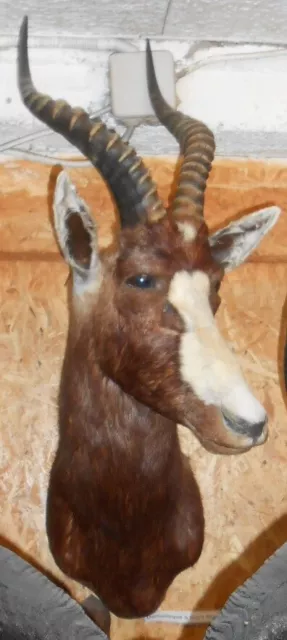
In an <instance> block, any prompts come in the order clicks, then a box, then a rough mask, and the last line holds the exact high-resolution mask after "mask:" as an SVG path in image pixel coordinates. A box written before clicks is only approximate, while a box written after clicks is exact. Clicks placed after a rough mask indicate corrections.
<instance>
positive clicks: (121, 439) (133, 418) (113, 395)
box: [60, 342, 177, 472]
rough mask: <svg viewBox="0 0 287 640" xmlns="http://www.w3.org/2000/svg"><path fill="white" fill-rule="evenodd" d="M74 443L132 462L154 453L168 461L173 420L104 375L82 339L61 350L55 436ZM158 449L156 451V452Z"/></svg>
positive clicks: (174, 432) (174, 435) (172, 442)
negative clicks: (61, 366) (58, 431)
mask: <svg viewBox="0 0 287 640" xmlns="http://www.w3.org/2000/svg"><path fill="white" fill-rule="evenodd" d="M61 433H62V436H63V437H64V438H65V436H66V435H67V436H68V440H69V443H70V444H71V442H74V445H72V446H74V447H77V448H78V447H86V448H89V452H92V450H93V449H95V450H97V453H98V452H99V447H100V448H101V449H102V454H103V455H108V456H110V455H111V452H112V453H113V454H114V455H117V457H118V458H119V459H121V463H122V464H124V461H126V462H128V460H132V461H133V465H137V464H140V468H141V472H142V471H143V468H142V465H143V464H144V459H145V458H148V459H149V461H150V462H151V458H152V457H154V462H155V466H156V467H157V468H159V467H161V468H162V467H163V465H166V464H168V460H170V456H171V452H172V450H174V448H176V442H177V430H176V424H175V423H174V422H172V421H170V420H168V419H167V418H164V417H163V416H161V415H160V414H158V413H156V412H155V411H153V410H152V409H150V408H149V407H147V406H145V405H143V404H141V403H140V402H138V401H137V400H135V399H134V398H133V397H132V396H130V395H128V394H127V393H125V392H124V391H123V390H122V389H121V388H120V387H119V386H118V385H117V384H116V383H115V382H114V381H113V380H111V378H109V377H108V376H106V375H105V374H104V373H103V372H102V370H101V368H100V367H99V365H98V363H97V362H96V361H95V360H94V359H93V358H91V356H90V354H89V348H88V346H87V348H85V347H84V346H83V344H82V342H79V343H78V345H76V347H75V346H73V348H69V346H68V348H67V352H66V356H65V360H64V365H63V372H62V382H61V392H60V435H61ZM159 452H160V455H159Z"/></svg>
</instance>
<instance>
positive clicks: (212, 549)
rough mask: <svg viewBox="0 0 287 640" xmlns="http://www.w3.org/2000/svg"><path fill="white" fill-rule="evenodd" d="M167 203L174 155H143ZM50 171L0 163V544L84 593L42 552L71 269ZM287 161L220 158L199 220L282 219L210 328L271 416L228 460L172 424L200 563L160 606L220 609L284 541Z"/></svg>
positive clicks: (163, 632)
mask: <svg viewBox="0 0 287 640" xmlns="http://www.w3.org/2000/svg"><path fill="white" fill-rule="evenodd" d="M147 164H148V165H149V167H150V168H151V171H152V174H153V177H154V179H155V180H156V182H157V183H158V185H159V191H160V194H161V196H162V197H163V198H164V200H165V201H166V200H167V197H168V191H169V187H170V184H171V182H172V180H173V174H174V162H173V161H172V160H164V159H161V160H156V161H155V160H153V159H150V160H148V161H147ZM50 171H51V170H50V169H49V168H48V167H45V166H38V165H36V164H29V163H20V162H15V161H14V162H10V163H8V164H7V165H0V177H1V195H0V225H1V227H0V228H1V246H0V270H1V278H0V299H1V313H0V353H1V360H0V363H1V364H0V366H1V385H0V397H1V428H0V433H1V447H0V513H1V517H0V538H1V541H2V542H4V543H5V544H7V545H8V546H10V547H13V548H16V550H17V551H18V552H20V553H21V554H23V555H24V556H25V557H26V558H28V559H30V560H32V562H34V563H36V565H38V566H40V567H41V568H42V569H44V570H45V571H46V572H48V573H50V574H52V575H53V576H55V577H57V579H59V580H61V581H63V582H64V583H65V584H66V585H67V587H68V588H69V589H70V591H71V593H72V594H73V595H74V596H75V597H77V598H78V599H81V598H82V597H83V595H84V594H85V593H86V592H85V590H84V589H82V588H80V587H79V586H78V585H76V584H75V583H73V582H72V581H70V580H67V579H64V578H63V576H62V575H61V573H60V572H59V571H58V570H57V568H56V567H55V564H54V562H53V560H52V558H51V556H50V553H49V550H48V545H47V540H46V534H45V500H46V489H47V480H48V473H49V468H50V465H51V461H52V458H53V453H54V451H55V446H56V441H57V427H56V420H57V391H58V382H59V374H60V367H61V362H62V356H63V351H64V344H65V336H66V328H67V308H66V288H65V281H66V278H67V275H68V271H67V268H66V266H65V264H64V262H63V260H62V258H61V256H60V254H59V251H58V247H57V244H56V241H55V239H54V236H53V233H52V230H51V225H50V221H49V215H50V214H49V207H48V201H49V194H48V192H49V188H48V187H49V179H50ZM69 173H70V175H71V177H72V179H73V180H75V182H76V184H77V186H78V188H79V191H80V193H81V195H82V196H83V197H84V198H85V199H86V200H87V202H88V204H89V205H90V207H91V208H92V210H93V212H94V215H95V217H96V219H97V222H98V225H99V236H100V244H101V245H102V246H105V245H107V244H108V243H109V242H110V241H111V239H112V234H113V228H114V225H115V222H116V217H115V214H114V210H113V204H112V201H111V199H110V197H109V195H108V193H107V190H106V188H105V187H104V185H103V183H102V181H101V180H100V179H99V178H98V176H97V174H96V172H95V171H94V170H92V169H91V170H87V169H85V170H84V169H83V170H80V169H76V170H73V171H71V170H70V171H69ZM286 199H287V167H286V166H282V165H279V164H275V163H274V164H270V165H267V164H262V163H252V162H251V163H249V162H248V163H247V162H245V163H244V162H241V163H238V162H231V161H230V162H227V161H220V162H216V163H215V166H214V169H213V171H212V174H211V176H210V180H209V185H208V191H207V198H206V216H207V220H208V223H209V226H210V228H218V226H220V224H221V223H223V222H226V221H229V220H230V219H232V218H234V217H238V213H240V212H241V213H243V212H245V211H247V210H250V209H252V208H253V207H254V208H257V207H260V206H261V205H263V204H265V203H266V202H269V203H270V202H272V203H274V204H278V205H279V206H282V208H283V213H282V215H281V219H280V221H279V222H278V225H277V227H276V228H274V229H273V231H272V232H271V233H270V236H268V237H267V238H266V239H265V240H264V242H263V243H262V245H261V247H260V249H259V250H258V251H257V254H256V256H254V258H253V259H252V261H250V262H249V263H248V264H246V265H244V266H242V267H240V268H239V269H238V270H237V271H235V272H234V273H232V274H230V275H229V276H228V277H226V279H225V281H224V285H223V288H222V298H223V303H222V307H221V309H220V312H219V315H218V322H219V324H220V327H221V329H222V331H223V333H224V335H225V336H226V337H227V339H228V340H229V341H230V343H231V345H232V346H233V348H234V350H235V351H236V352H237V354H238V357H239V358H240V361H241V363H242V366H243V369H244V371H245V374H246V377H247V379H248V381H249V382H250V383H251V385H252V387H253V389H254V390H255V392H256V393H257V395H258V398H259V399H260V400H261V401H262V402H263V403H264V404H265V406H266V408H267V410H268V413H269V416H270V437H269V440H268V442H267V443H266V445H264V446H263V447H260V448H258V449H254V450H253V451H251V452H249V453H247V454H245V455H243V456H236V457H231V458H225V457H220V456H215V455H212V454H209V453H207V452H206V451H204V450H203V449H202V447H201V446H200V445H199V444H198V442H197V441H196V440H195V439H194V437H193V436H192V434H191V433H190V432H188V431H187V430H186V429H183V428H182V427H179V430H180V437H181V442H182V447H183V450H184V451H185V452H186V454H187V455H188V457H189V459H190V462H191V464H192V466H193V468H194V470H195V472H196V477H197V479H198V481H199V485H200V488H201V492H202V496H203V501H204V508H205V515H206V540H205V546H204V550H203V553H202V556H201V558H200V560H199V562H198V564H197V565H196V567H195V568H194V569H192V570H190V571H186V572H184V573H182V574H181V575H180V576H178V578H177V579H176V580H175V582H174V583H173V585H172V587H171V588H170V589H169V592H168V594H167V598H166V601H165V602H164V605H163V608H164V609H187V610H192V609H193V608H202V609H207V608H208V609H209V608H213V607H220V606H222V605H223V604H224V602H225V600H226V598H227V597H228V595H229V594H230V593H231V591H232V590H233V589H235V588H236V586H237V585H239V584H240V583H241V582H242V581H243V580H245V579H246V578H247V577H248V576H250V575H251V574H252V573H253V572H254V571H255V570H256V569H257V568H258V567H259V565H260V564H261V563H262V562H263V561H264V560H265V558H266V557H267V556H268V555H269V554H270V553H272V552H273V551H275V549H276V548H277V547H278V546H280V545H281V544H283V542H285V540H286V531H287V527H286V525H287V519H286V516H285V514H286V512H287V497H286V490H285V486H286V482H287V464H286V462H287V435H286V434H287V416H286V407H285V404H284V401H283V397H282V392H281V388H280V384H279V374H278V349H279V345H280V335H282V326H283V324H284V322H285V320H284V319H283V315H284V314H285V312H284V314H283V308H284V305H285V299H286V293H287V248H286V243H285V238H286V237H287V218H286V215H287V214H286V213H285V212H286ZM203 635H204V628H202V629H197V630H194V629H181V628H180V627H177V626H165V625H159V624H158V625H155V624H145V623H144V622H143V621H141V620H140V621H136V622H134V621H122V620H116V619H114V620H113V625H112V639H113V640H124V639H125V640H145V639H150V640H163V639H166V640H179V639H180V640H189V639H191V638H192V639H194V638H195V639H197V640H199V639H200V638H202V637H203Z"/></svg>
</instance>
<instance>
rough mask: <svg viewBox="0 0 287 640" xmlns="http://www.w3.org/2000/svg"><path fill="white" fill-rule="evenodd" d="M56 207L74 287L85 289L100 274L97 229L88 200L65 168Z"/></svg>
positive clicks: (56, 220) (58, 231)
mask: <svg viewBox="0 0 287 640" xmlns="http://www.w3.org/2000/svg"><path fill="white" fill-rule="evenodd" d="M53 209H54V225H55V230H56V234H57V238H58V242H59V245H60V248H61V251H62V253H63V256H64V258H65V260H66V262H67V263H68V264H69V265H70V267H71V269H72V272H73V280H74V288H75V289H76V291H77V289H78V290H79V291H78V292H80V290H81V291H82V292H83V291H84V290H85V289H86V288H87V287H89V286H90V285H91V283H94V282H95V281H96V280H97V278H98V277H99V272H100V269H99V267H100V261H99V257H98V248H97V231H96V225H95V222H94V220H93V217H92V215H91V214H90V211H89V209H88V207H87V205H86V203H85V202H84V200H82V199H81V198H80V196H79V195H78V194H77V191H76V188H75V186H74V185H73V184H72V182H71V181H70V179H69V177H68V175H67V174H66V172H65V171H62V172H61V173H60V174H59V175H58V178H57V181H56V187H55V192H54V202H53Z"/></svg>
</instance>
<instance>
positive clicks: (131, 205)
mask: <svg viewBox="0 0 287 640" xmlns="http://www.w3.org/2000/svg"><path fill="white" fill-rule="evenodd" d="M17 64H18V68H17V70H18V87H19V91H20V95H21V98H22V101H23V102H24V104H25V105H26V107H27V108H28V109H29V111H30V112H31V113H32V114H33V115H34V116H36V117H37V118H38V119H39V120H41V121H42V122H44V123H45V124H46V125H48V126H49V127H50V128H51V129H53V130H54V131H56V132H57V133H60V134H62V136H63V137H64V138H66V140H68V141H69V142H70V143H72V144H73V145H74V146H75V147H77V148H78V149H79V150H80V151H81V152H82V153H83V154H84V156H86V157H87V158H89V160H90V161H91V162H92V164H93V165H94V166H95V167H96V168H97V169H98V171H99V172H100V173H101V175H102V176H103V178H104V179H105V180H106V182H107V184H108V185H109V187H110V190H111V191H112V193H113V195H114V198H115V201H116V204H117V207H118V210H119V215H120V219H121V224H122V226H123V227H125V226H134V225H135V224H137V223H139V222H144V221H145V220H146V219H148V220H150V221H157V220H159V219H160V218H162V217H163V216H164V215H165V214H166V210H165V208H164V207H163V204H162V202H161V200H160V199H159V196H158V194H157V189H156V186H155V184H154V182H153V181H152V179H151V177H150V175H149V172H148V171H147V169H146V168H145V167H144V165H143V162H142V160H141V159H140V158H139V157H138V156H137V154H136V152H135V150H134V149H133V148H132V147H131V146H130V145H129V144H127V143H126V142H123V141H122V140H121V138H120V136H119V135H118V134H117V133H116V132H115V131H114V130H109V129H108V128H107V127H106V125H105V124H104V123H103V122H102V121H101V120H100V118H95V119H93V120H91V119H90V118H89V116H88V114H87V113H86V112H85V111H84V110H83V109H80V108H71V107H70V106H69V105H68V104H67V102H65V101H64V100H57V101H55V100H52V98H50V97H49V96H46V95H43V94H42V93H39V92H38V91H37V90H36V88H35V87H34V85H33V82H32V78H31V73H30V66H29V58H28V18H27V16H26V17H25V18H24V20H23V22H22V25H21V28H20V33H19V40H18V63H17Z"/></svg>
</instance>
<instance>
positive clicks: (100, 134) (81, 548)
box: [18, 19, 280, 617]
mask: <svg viewBox="0 0 287 640" xmlns="http://www.w3.org/2000/svg"><path fill="white" fill-rule="evenodd" d="M27 38H28V34H27V19H25V20H24V22H23V24H22V27H21V31H20V38H19V52H18V82H19V89H20V93H21V97H22V100H23V102H24V104H25V105H26V106H27V108H28V109H29V110H30V111H31V112H32V113H33V114H34V115H35V116H36V117H37V118H39V119H40V120H41V121H42V122H44V123H46V124H47V125H48V126H49V127H51V128H52V129H53V130H54V131H56V132H58V133H60V134H61V135H63V136H64V137H65V138H66V139H67V140H68V141H69V142H71V143H72V144H73V145H75V146H76V147H77V148H78V149H80V151H81V152H82V153H83V154H84V155H85V156H86V157H87V158H89V159H90V160H91V162H92V164H93V165H94V166H95V167H96V169H97V170H98V171H99V172H100V173H101V175H102V176H103V178H104V179H105V181H106V183H107V184H108V186H109V188H110V190H111V192H112V194H113V196H114V200H115V203H116V205H117V209H118V213H119V217H120V222H121V231H120V233H119V237H118V238H117V245H116V248H115V249H113V250H110V251H109V252H108V253H107V252H105V253H103V254H102V255H100V254H99V251H98V246H97V230H96V225H95V221H94V219H93V216H92V215H91V213H90V211H89V209H88V206H87V205H86V203H85V202H84V201H83V200H82V199H81V198H80V197H79V195H78V194H77V192H76V190H75V187H74V186H73V185H72V184H71V182H70V180H69V178H68V176H67V175H66V173H65V172H62V173H60V175H59V177H58V179H57V184H56V189H55V196H54V220H55V228H56V232H57V237H58V241H59V244H60V247H61V250H62V253H63V256H64V258H65V260H66V261H67V263H68V264H69V265H70V267H71V271H72V276H73V288H72V303H71V309H70V324H69V333H68V339H67V346H66V355H65V360H64V365H63V371H62V381H61V388H60V398H59V405H60V408H59V424H60V440H59V446H58V452H57V455H56V458H55V462H54V465H53V468H52V472H51V482H50V489H49V499H48V521H47V522H48V535H49V539H50V544H51V549H52V552H53V554H54V557H55V558H56V560H57V562H58V564H59V565H60V566H61V567H62V569H63V570H64V571H65V572H66V573H68V574H69V575H72V576H73V577H74V578H76V579H78V580H79V581H81V582H83V583H86V584H90V585H92V588H93V589H94V590H95V591H96V592H97V593H98V595H99V596H100V597H101V599H102V600H103V601H104V602H105V604H106V605H107V606H108V607H109V609H111V610H112V611H113V612H114V613H116V614H117V615H119V616H124V617H131V616H142V615H147V614H148V613H151V611H153V610H154V609H155V608H156V607H158V606H159V604H160V602H161V601H162V598H163V597H164V594H165V591H166V589H167V587H168V586H169V584H170V582H171V581H172V579H173V578H174V577H175V575H177V573H179V571H182V570H183V569H184V568H186V567H187V566H191V565H192V564H193V563H194V562H195V561H196V559H197V558H198V556H199V555H200V552H201V547H202V540H203V516H202V507H201V502H200V498H199V494H198V490H197V487H196V484H195V481H194V478H193V475H192V472H191V470H190V469H189V468H188V469H186V467H185V465H184V460H183V456H182V454H181V453H180V449H179V443H178V439H177V433H176V423H181V424H182V425H184V426H185V427H187V428H188V429H190V430H191V431H192V432H193V433H194V434H195V435H196V436H197V437H198V438H199V440H200V442H201V443H202V444H203V446H204V447H205V448H206V449H209V450H211V451H214V452H221V453H227V454H231V453H236V452H238V453H240V452H243V451H246V450H247V449H250V448H251V447H253V446H255V445H260V444H262V443H263V442H264V441H265V440H266V437H267V416H266V413H265V410H264V408H263V407H262V406H261V404H260V403H259V402H258V400H257V399H256V398H255V397H254V395H253V393H252V391H251V390H250V388H249V386H248V384H247V382H246V381H245V379H244V377H243V375H242V373H241V371H240V367H239V365H238V362H237V360H236V358H235V357H234V355H233V353H232V352H231V351H230V349H229V348H228V346H227V344H226V342H225V340H224V339H223V337H222V335H221V333H220V331H219V329H218V327H217V325H216V322H215V319H214V315H215V313H216V310H217V309H218V306H219V304H220V298H219V288H220V284H221V281H222V278H223V276H224V273H225V272H227V271H229V270H230V269H233V268H235V267H237V266H238V265H240V264H241V263H242V262H243V261H244V260H246V258H247V257H248V256H249V255H250V253H251V252H252V251H253V250H254V249H255V248H256V247H257V246H258V244H259V242H260V241H261V239H262V238H263V237H264V236H265V235H266V233H267V232H268V231H269V230H270V229H271V228H272V227H273V225H274V224H275V222H276V220H277V218H278V215H279V213H280V210H279V209H278V208H276V207H270V208H267V209H262V210H260V211H257V212H255V213H253V214H251V215H248V216H245V217H244V218H242V219H241V220H239V221H237V222H235V223H232V224H230V225H229V226H228V227H226V228H224V229H222V230H220V231H218V232H217V233H215V234H214V235H212V236H209V235H208V229H207V226H206V224H205V221H204V215H203V210H204V194H205V189H206V182H207V178H208V175H209V171H210V168H211V163H212V160H213V156H214V150H215V144H214V137H213V134H212V133H211V131H209V129H208V128H207V127H206V126H205V125H204V124H203V123H201V122H199V121H197V120H193V119H191V118H189V117H187V116H185V115H183V114H181V113H179V112H177V111H175V110H173V109H172V108H170V107H169V106H168V104H167V103H166V102H165V100H164V99H163V97H162V95H161V93H160V90H159V87H158V84H157V80H156V76H155V71H154V66H153V60H152V54H151V51H150V47H149V45H148V47H147V76H148V88H149V94H150V97H151V101H152V104H153V107H154V110H155V112H156V114H157V116H158V118H159V120H160V122H161V123H162V124H163V125H164V126H165V127H166V128H167V129H168V130H169V131H170V132H171V133H172V134H173V135H174V136H175V138H176V139H177V141H178V142H179V145H180V149H181V153H182V156H183V162H182V166H181V169H180V173H179V181H178V187H177V191H176V194H175V197H174V200H173V202H172V205H171V207H170V210H169V211H166V209H165V208H164V206H163V204H162V202H161V201H160V199H159V196H158V194H157V189H156V186H155V185H154V183H153V182H152V180H151V178H150V176H149V173H148V172H147V170H146V169H145V168H144V165H143V162H142V160H141V159H140V158H138V156H137V155H136V152H135V151H134V149H133V148H132V147H131V146H129V145H128V144H127V143H124V142H123V141H122V140H121V138H120V137H119V136H118V134H117V133H116V132H115V131H113V130H112V131H111V130H108V129H107V127H106V126H105V124H104V123H103V122H102V121H101V120H100V119H97V120H93V121H91V119H90V118H89V116H88V114H87V113H86V112H85V111H84V110H83V109H80V108H71V107H70V106H69V105H68V104H67V103H66V102H65V101H62V100H59V101H54V100H52V99H51V98H50V97H49V96H45V95H43V94H41V93H39V92H38V91H37V90H36V89H35V87H34V85H33V83H32V79H31V74H30V69H29V61H28V52H27Z"/></svg>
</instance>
